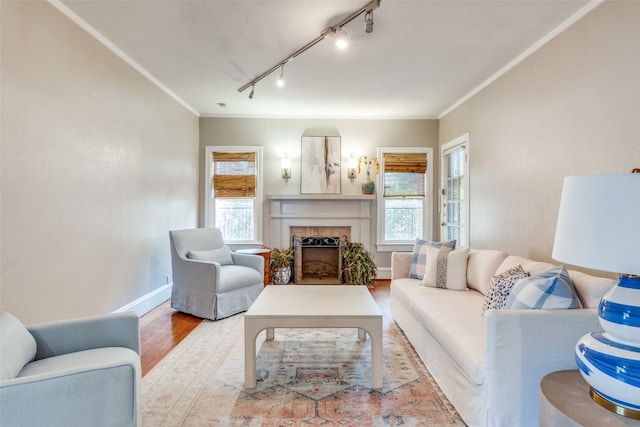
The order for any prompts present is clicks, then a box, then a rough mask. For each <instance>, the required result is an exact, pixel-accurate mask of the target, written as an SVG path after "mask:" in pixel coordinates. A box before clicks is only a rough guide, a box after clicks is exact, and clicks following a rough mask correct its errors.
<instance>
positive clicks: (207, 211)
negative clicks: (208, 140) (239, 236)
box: [203, 145, 263, 247]
mask: <svg viewBox="0 0 640 427" xmlns="http://www.w3.org/2000/svg"><path fill="white" fill-rule="evenodd" d="M248 151H250V152H254V153H256V181H257V182H256V195H255V201H254V204H253V214H254V221H255V224H254V229H255V236H254V240H229V241H225V243H226V244H228V245H230V246H233V245H243V247H246V246H247V245H251V246H253V245H256V246H257V247H262V244H263V243H262V196H263V188H262V187H263V179H262V147H261V146H256V145H242V146H223V145H208V146H206V147H205V165H204V169H205V170H204V197H203V200H204V226H205V227H207V228H212V227H215V218H214V215H215V209H214V208H213V203H212V199H213V185H212V178H213V167H212V164H213V162H212V161H211V156H212V155H213V154H214V153H215V152H227V153H228V152H248Z"/></svg>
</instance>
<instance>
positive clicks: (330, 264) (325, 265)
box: [293, 236, 342, 285]
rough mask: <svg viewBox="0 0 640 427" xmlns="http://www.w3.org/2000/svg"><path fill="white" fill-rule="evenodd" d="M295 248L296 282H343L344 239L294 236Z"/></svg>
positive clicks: (335, 283) (337, 283)
mask: <svg viewBox="0 0 640 427" xmlns="http://www.w3.org/2000/svg"><path fill="white" fill-rule="evenodd" d="M293 248H294V270H295V272H294V281H295V283H296V284H298V285H340V284H342V274H341V272H342V240H341V239H340V238H339V237H327V236H310V237H300V238H294V242H293Z"/></svg>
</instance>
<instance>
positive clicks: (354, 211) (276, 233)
mask: <svg viewBox="0 0 640 427" xmlns="http://www.w3.org/2000/svg"><path fill="white" fill-rule="evenodd" d="M266 199H267V201H268V209H269V213H268V215H269V217H268V218H269V219H268V223H269V246H271V247H272V248H285V247H289V246H290V245H291V241H290V239H291V227H350V228H351V240H352V241H354V242H360V243H362V244H363V245H364V247H365V248H367V250H371V221H372V220H371V202H373V201H374V200H375V196H373V195H360V194H355V195H341V194H330V195H329V194H321V195H315V194H314V195H308V194H301V195H290V194H288V195H277V194H270V195H267V196H266Z"/></svg>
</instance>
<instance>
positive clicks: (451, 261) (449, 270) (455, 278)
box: [421, 247, 469, 291]
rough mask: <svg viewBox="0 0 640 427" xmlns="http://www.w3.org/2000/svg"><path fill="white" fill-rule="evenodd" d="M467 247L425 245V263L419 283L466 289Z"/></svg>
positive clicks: (444, 287) (459, 289)
mask: <svg viewBox="0 0 640 427" xmlns="http://www.w3.org/2000/svg"><path fill="white" fill-rule="evenodd" d="M468 258H469V248H463V249H456V250H455V251H452V250H451V249H449V248H448V247H443V248H440V249H438V248H434V247H427V264H426V267H425V271H424V277H423V278H422V282H421V284H422V285H424V286H432V287H436V288H443V289H454V290H458V291H461V290H465V289H467V259H468Z"/></svg>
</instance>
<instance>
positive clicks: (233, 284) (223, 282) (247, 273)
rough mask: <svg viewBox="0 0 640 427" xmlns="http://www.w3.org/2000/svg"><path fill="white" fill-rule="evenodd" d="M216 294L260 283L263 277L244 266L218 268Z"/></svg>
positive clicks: (256, 271)
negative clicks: (218, 276)
mask: <svg viewBox="0 0 640 427" xmlns="http://www.w3.org/2000/svg"><path fill="white" fill-rule="evenodd" d="M219 279H220V281H219V282H218V288H217V289H218V294H222V293H224V292H229V291H233V290H236V289H241V288H246V287H249V286H254V285H255V284H256V283H262V282H263V281H264V277H263V276H262V275H261V274H260V273H259V272H258V270H255V269H253V268H251V267H245V266H244V265H225V266H222V267H221V268H220V278H219Z"/></svg>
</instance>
